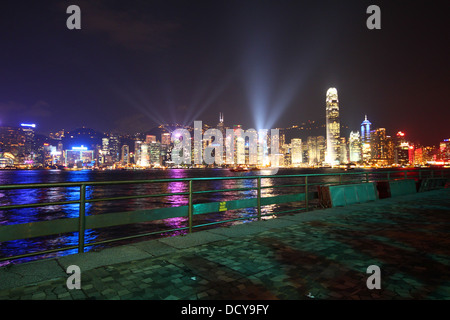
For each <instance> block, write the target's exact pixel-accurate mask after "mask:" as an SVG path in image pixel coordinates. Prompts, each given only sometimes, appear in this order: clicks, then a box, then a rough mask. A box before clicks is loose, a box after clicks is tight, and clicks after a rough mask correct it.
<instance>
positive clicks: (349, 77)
mask: <svg viewBox="0 0 450 320" xmlns="http://www.w3.org/2000/svg"><path fill="white" fill-rule="evenodd" d="M69 4H72V3H69V2H64V1H48V2H46V3H45V4H41V3H29V4H27V5H26V6H24V5H19V4H17V3H16V2H13V1H7V2H5V5H4V6H3V8H2V22H1V23H2V24H3V26H2V27H3V28H2V31H1V33H0V39H1V41H2V44H3V48H4V50H2V52H1V53H0V58H1V59H0V61H1V63H0V68H1V70H2V74H3V77H2V79H1V80H0V125H2V126H3V125H8V124H14V123H22V122H26V123H37V124H39V126H38V128H37V130H38V131H42V132H43V133H49V132H51V131H52V130H58V128H59V129H62V128H65V129H66V130H71V129H74V128H79V127H82V126H85V127H90V128H95V129H97V130H99V131H102V132H105V131H110V130H111V131H119V132H124V133H132V132H133V131H142V130H145V129H146V128H151V127H156V126H157V125H158V124H160V123H162V122H168V123H175V122H177V123H180V124H185V125H192V123H193V122H194V121H195V120H198V119H201V120H203V121H204V122H205V123H210V124H212V125H214V124H215V123H216V122H217V114H218V113H219V112H223V113H224V114H225V115H226V119H227V120H226V121H227V122H228V123H237V124H242V125H243V126H245V127H248V128H250V127H253V128H276V127H279V128H283V127H284V128H285V127H289V126H292V125H296V124H299V123H302V122H306V121H307V120H315V121H318V122H320V121H324V120H325V114H324V113H323V92H324V91H326V90H327V89H328V88H330V87H336V88H337V90H338V91H339V92H340V101H341V107H342V112H341V118H342V119H346V121H345V122H346V124H347V125H348V126H349V127H350V128H357V127H358V126H359V125H360V123H361V117H362V116H363V115H364V114H368V115H370V119H371V121H372V122H373V123H377V124H379V125H380V126H381V125H382V126H383V127H386V130H387V131H388V132H392V133H394V132H395V131H396V130H402V131H405V132H407V133H408V134H409V136H410V137H411V139H412V140H414V141H416V140H419V141H421V142H422V143H423V144H435V143H438V142H439V140H441V139H443V138H444V137H446V136H448V135H449V133H448V129H447V126H446V122H447V120H446V119H447V117H446V115H447V114H448V105H447V102H446V101H447V100H446V99H447V97H446V92H447V87H448V77H447V74H446V73H447V72H446V70H447V68H446V66H447V65H448V62H447V56H448V52H449V48H448V41H447V40H446V33H445V32H440V31H439V30H445V29H443V26H444V25H443V23H444V21H445V19H446V17H445V10H443V9H444V8H445V6H446V5H445V4H444V2H442V3H441V2H433V3H427V4H414V5H413V4H398V3H396V4H393V3H384V2H382V3H379V6H380V8H381V13H382V22H381V29H380V30H369V29H367V27H366V20H367V18H368V14H367V13H366V9H367V7H368V6H369V5H370V4H371V3H369V2H365V1H350V2H346V3H345V4H342V3H336V2H332V1H318V2H314V3H310V2H305V1H286V2H274V1H268V2H264V3H261V2H258V4H257V5H256V4H255V2H253V1H247V2H246V1H244V2H242V1H218V0H217V1H208V2H203V1H198V2H195V3H186V2H180V1H164V2H160V1H152V2H146V3H144V2H140V1H132V2H123V1H122V2H120V1H109V2H106V1H98V2H95V3H93V2H88V1H84V0H82V1H76V3H75V4H77V5H78V6H79V7H80V9H81V17H82V20H81V21H82V23H81V30H68V29H67V28H66V20H67V18H68V16H69V15H68V14H67V13H66V9H67V7H68V5H69Z"/></svg>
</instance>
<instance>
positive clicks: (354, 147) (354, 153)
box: [348, 131, 361, 162]
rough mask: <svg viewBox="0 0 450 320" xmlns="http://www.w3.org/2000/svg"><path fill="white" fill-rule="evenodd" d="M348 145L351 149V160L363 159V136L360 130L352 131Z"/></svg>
mask: <svg viewBox="0 0 450 320" xmlns="http://www.w3.org/2000/svg"><path fill="white" fill-rule="evenodd" d="M348 145H349V149H350V162H359V161H361V136H360V135H359V132H358V131H356V132H353V131H352V132H350V138H349V140H348Z"/></svg>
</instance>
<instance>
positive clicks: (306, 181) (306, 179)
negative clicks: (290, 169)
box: [305, 176, 309, 211]
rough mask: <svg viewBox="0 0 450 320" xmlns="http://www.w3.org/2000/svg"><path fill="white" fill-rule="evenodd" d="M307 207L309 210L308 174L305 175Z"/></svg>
mask: <svg viewBox="0 0 450 320" xmlns="http://www.w3.org/2000/svg"><path fill="white" fill-rule="evenodd" d="M305 209H306V211H308V210H309V197H308V176H305Z"/></svg>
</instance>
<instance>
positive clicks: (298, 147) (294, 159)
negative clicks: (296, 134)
mask: <svg viewBox="0 0 450 320" xmlns="http://www.w3.org/2000/svg"><path fill="white" fill-rule="evenodd" d="M302 154H303V152H302V139H298V138H294V139H291V164H292V165H293V166H298V165H300V164H301V163H302V158H303V157H302Z"/></svg>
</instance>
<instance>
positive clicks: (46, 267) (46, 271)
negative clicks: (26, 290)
mask: <svg viewBox="0 0 450 320" xmlns="http://www.w3.org/2000/svg"><path fill="white" fill-rule="evenodd" d="M66 276H67V274H66V272H65V270H63V269H62V268H61V266H60V265H59V264H58V262H57V261H56V260H42V261H33V262H28V263H24V264H15V265H10V266H7V267H5V268H0V290H3V289H9V288H15V287H20V286H25V285H27V284H30V283H38V282H42V281H46V280H52V279H57V278H61V277H66Z"/></svg>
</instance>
